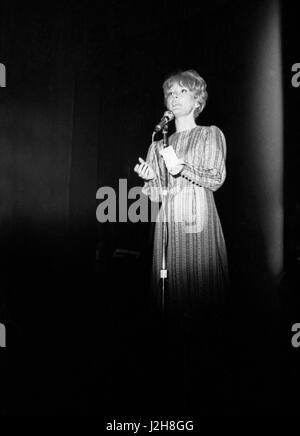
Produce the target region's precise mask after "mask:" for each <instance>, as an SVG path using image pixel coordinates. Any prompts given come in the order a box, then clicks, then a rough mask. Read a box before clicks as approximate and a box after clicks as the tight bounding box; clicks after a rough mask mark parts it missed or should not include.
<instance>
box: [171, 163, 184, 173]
mask: <svg viewBox="0 0 300 436" xmlns="http://www.w3.org/2000/svg"><path fill="white" fill-rule="evenodd" d="M182 170H183V164H178V165H175V166H174V167H172V168H170V170H169V173H170V174H171V175H172V176H177V175H178V174H180V173H181V171H182Z"/></svg>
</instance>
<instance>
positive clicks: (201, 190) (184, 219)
mask: <svg viewBox="0 0 300 436" xmlns="http://www.w3.org/2000/svg"><path fill="white" fill-rule="evenodd" d="M169 145H171V146H172V147H173V148H174V151H175V153H176V155H177V157H178V158H182V159H183V160H184V162H185V165H184V169H183V171H182V172H181V173H180V174H179V175H177V176H172V175H171V174H170V173H169V172H168V171H167V169H166V167H165V163H164V160H163V158H162V157H161V156H160V154H159V151H160V150H161V149H162V147H163V145H162V141H158V142H154V143H153V144H151V146H150V148H149V151H148V155H147V158H146V160H147V162H148V164H149V165H150V166H151V167H152V168H153V169H154V170H155V171H156V174H159V175H160V181H161V186H162V187H163V188H166V186H167V190H166V189H164V192H167V196H164V198H165V199H166V200H165V201H166V205H165V211H166V214H165V217H164V216H163V211H162V207H161V208H160V210H159V213H158V215H157V219H156V224H155V234H154V248H153V266H152V273H153V274H152V295H153V297H154V301H155V303H156V305H157V308H158V309H159V306H160V302H161V289H160V270H161V259H162V221H163V220H165V221H167V226H168V246H167V270H168V281H167V283H168V286H167V293H168V297H167V310H168V313H169V314H171V316H176V317H177V316H180V317H182V316H184V317H188V318H189V317H193V316H194V315H196V316H197V312H198V311H199V308H201V307H203V306H204V305H206V304H210V303H215V302H217V303H218V302H221V301H223V296H224V292H225V289H226V287H227V284H228V268H227V253H226V245H225V241H224V237H223V232H222V227H221V223H220V219H219V216H218V212H217V209H216V205H215V201H214V195H213V192H214V191H216V190H217V189H218V188H220V186H221V185H222V184H223V182H224V180H225V177H226V169H225V159H226V141H225V137H224V135H223V133H222V131H221V130H220V129H219V128H218V127H216V126H210V127H205V126H197V127H194V128H193V129H191V130H186V131H182V132H177V133H174V134H172V135H171V136H170V137H169ZM158 167H159V168H158ZM143 192H144V193H145V194H146V195H149V197H150V200H151V201H153V202H157V201H161V198H162V197H161V192H162V191H161V190H160V189H159V180H158V177H157V178H156V179H153V180H151V181H150V182H146V183H145V184H144V187H143Z"/></svg>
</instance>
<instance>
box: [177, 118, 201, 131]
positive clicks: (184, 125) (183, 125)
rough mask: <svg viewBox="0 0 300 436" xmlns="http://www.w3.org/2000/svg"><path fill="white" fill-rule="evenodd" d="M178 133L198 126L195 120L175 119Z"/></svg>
mask: <svg viewBox="0 0 300 436" xmlns="http://www.w3.org/2000/svg"><path fill="white" fill-rule="evenodd" d="M175 126H176V132H183V131H184V130H191V129H193V128H194V127H196V126H197V124H196V123H195V118H194V117H193V118H192V119H191V118H184V117H180V118H177V119H175Z"/></svg>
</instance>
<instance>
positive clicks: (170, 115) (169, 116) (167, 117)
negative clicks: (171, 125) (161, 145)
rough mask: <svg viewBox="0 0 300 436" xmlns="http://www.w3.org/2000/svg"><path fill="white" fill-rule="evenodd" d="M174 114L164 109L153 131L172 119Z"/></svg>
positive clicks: (158, 129) (157, 130)
mask: <svg viewBox="0 0 300 436" xmlns="http://www.w3.org/2000/svg"><path fill="white" fill-rule="evenodd" d="M174 118H175V115H174V114H173V112H172V111H166V112H165V113H164V115H163V117H162V119H161V120H160V122H159V123H158V124H156V126H155V128H154V132H159V131H160V130H161V129H162V128H163V127H164V126H165V125H166V124H167V123H168V122H169V121H171V120H173V119H174Z"/></svg>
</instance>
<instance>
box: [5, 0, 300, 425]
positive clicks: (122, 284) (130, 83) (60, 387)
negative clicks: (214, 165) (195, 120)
mask: <svg viewBox="0 0 300 436" xmlns="http://www.w3.org/2000/svg"><path fill="white" fill-rule="evenodd" d="M267 3H270V2H265V4H267ZM261 7H262V6H261V2H253V3H251V4H250V2H249V4H248V5H244V6H243V7H242V6H241V4H240V3H239V2H235V1H226V0H214V1H210V2H200V1H199V2H197V4H196V3H195V4H193V3H190V4H187V3H186V2H161V3H160V5H159V6H158V5H156V4H155V3H154V2H153V4H152V3H151V2H148V3H144V2H138V1H131V2H129V1H126V2H117V1H111V2H109V3H107V4H101V5H100V4H99V7H98V8H97V7H95V6H94V5H92V3H88V2H86V3H85V4H79V5H77V4H76V5H75V4H74V3H72V2H60V3H58V4H55V3H51V4H48V5H44V6H43V7H41V6H40V7H36V6H35V7H30V6H28V5H27V4H26V5H25V4H24V5H22V6H20V5H19V4H18V5H16V4H14V3H13V2H2V5H1V42H0V44H1V45H0V50H1V51H0V56H1V57H0V62H1V63H3V64H5V66H6V73H7V78H6V79H7V84H6V87H5V88H1V89H0V92H1V96H0V97H1V98H0V126H1V128H0V135H1V159H0V165H1V168H0V170H1V171H0V189H1V204H0V220H1V221H0V223H1V270H2V274H1V275H2V285H1V294H0V295H1V304H0V315H1V318H0V322H2V323H4V324H5V325H6V329H7V348H6V349H5V350H2V349H1V365H3V371H2V372H3V373H4V374H5V376H4V384H3V387H4V392H5V395H2V399H1V412H2V414H3V415H5V414H31V415H33V414H50V415H51V414H73V415H76V414H77V415H80V414H83V415H86V414H100V413H101V412H102V411H103V407H104V410H105V411H106V413H107V414H110V415H111V416H113V415H114V413H125V411H128V410H132V409H130V407H131V406H132V407H135V408H137V407H138V406H139V407H140V409H139V410H140V411H148V412H149V413H150V412H151V404H152V402H153V401H154V400H153V398H152V397H151V400H149V398H148V397H149V396H147V395H146V394H145V393H144V394H143V393H142V389H141V387H139V389H140V390H139V395H140V396H141V398H142V401H143V402H145V408H144V407H143V405H141V402H140V400H139V398H134V399H132V395H131V394H130V392H131V390H134V389H137V386H139V385H140V383H142V380H144V379H145V378H149V372H151V371H153V368H151V367H150V364H149V365H148V366H147V364H146V363H145V360H147V359H146V357H145V355H147V353H146V352H145V348H147V346H148V345H149V343H148V342H147V341H146V340H145V336H144V335H145V331H146V332H147V323H146V322H145V316H146V315H145V314H146V313H147V298H146V294H147V292H146V291H145V290H146V289H147V283H148V280H149V278H148V277H149V276H148V273H149V264H150V262H151V230H152V226H151V225H150V224H145V223H137V224H132V223H106V224H99V223H97V221H96V216H95V211H96V206H97V204H98V203H97V202H96V199H95V196H96V191H97V189H98V188H99V187H100V186H112V187H114V188H117V187H118V182H119V179H122V178H124V179H125V178H126V179H127V182H128V189H130V187H132V186H135V185H138V184H140V181H139V180H137V178H136V176H135V174H134V173H133V166H134V165H135V163H136V159H137V157H138V156H143V157H144V156H145V154H146V151H147V148H148V146H149V144H150V140H151V138H150V135H151V132H152V128H153V124H154V123H156V122H157V120H159V119H160V117H161V114H162V111H163V110H164V108H163V102H162V91H161V84H162V82H163V80H164V78H165V77H166V76H167V75H168V74H169V73H171V72H173V71H176V70H177V69H189V68H194V69H196V70H197V71H199V72H200V74H201V75H203V77H204V78H205V79H206V80H207V83H208V91H209V100H208V105H207V108H206V109H205V111H204V113H203V116H202V117H201V124H215V125H217V126H219V127H220V128H221V129H222V130H223V131H224V133H225V136H226V139H227V143H228V160H227V171H228V177H227V181H226V183H225V185H224V186H223V187H222V189H221V190H220V191H219V192H217V193H216V202H217V205H218V209H219V213H220V216H221V220H222V223H223V228H224V233H225V238H226V241H227V245H228V252H229V260H230V266H231V274H232V281H233V286H232V294H231V299H232V308H231V310H232V313H233V314H234V321H233V322H232V325H231V329H232V332H233V333H232V336H231V339H230V340H231V343H230V344H228V354H229V353H233V357H232V361H233V362H234V363H233V368H234V370H233V372H234V375H233V378H234V381H233V382H232V384H231V385H230V386H231V387H229V388H228V387H226V386H225V387H224V389H223V390H226V389H229V390H230V389H232V392H234V393H231V399H232V406H231V409H230V410H231V412H230V413H232V414H242V413H247V414H251V413H254V411H255V410H256V411H257V410H258V411H260V412H259V413H273V412H274V411H276V409H277V408H278V407H281V406H280V389H281V384H280V383H281V380H282V370H281V369H280V362H281V360H282V359H281V357H280V355H279V348H278V347H279V344H278V342H279V340H278V338H279V337H280V335H281V334H282V335H283V341H284V346H283V348H284V351H285V347H287V346H286V341H289V337H288V331H287V330H288V329H289V323H290V322H296V321H297V320H296V319H295V318H293V319H290V318H289V315H290V311H289V309H288V306H289V300H288V299H287V300H285V299H284V302H285V305H286V306H285V308H286V312H285V313H284V320H285V321H284V327H283V330H281V333H280V332H279V330H278V323H279V320H280V304H279V303H278V298H279V296H280V291H281V288H280V287H279V286H278V277H276V278H274V277H273V276H272V274H271V273H270V271H269V267H268V262H267V251H266V247H265V242H264V238H263V237H262V235H263V233H264V229H263V228H261V226H260V225H259V223H257V220H256V218H255V216H254V214H253V213H252V212H251V210H252V211H253V210H254V209H255V207H256V205H257V203H256V198H257V186H255V185H253V184H251V183H248V182H247V176H249V175H250V174H252V175H253V173H251V172H253V171H254V170H255V168H254V166H253V162H251V158H250V163H249V160H248V158H249V156H248V154H247V153H246V152H245V149H244V147H243V143H245V144H246V145H247V144H248V143H247V140H245V128H247V116H246V115H247V106H248V102H249V99H250V97H249V95H248V90H249V81H251V77H252V73H251V70H252V68H253V64H254V63H255V61H256V59H255V56H253V57H251V53H252V52H251V50H250V48H251V47H252V45H251V44H254V43H253V41H252V39H251V38H252V37H253V35H254V34H255V25H256V24H255V22H256V17H257V16H258V15H259V13H260V11H261V9H260V8H261ZM289 20H290V15H289V11H288V10H284V14H283V18H282V23H281V24H282V29H283V41H284V42H285V44H283V47H284V57H283V85H284V88H283V89H284V98H285V99H284V108H285V114H286V113H287V112H288V108H290V102H293V96H292V95H291V92H293V91H294V92H296V90H291V89H290V84H289V71H290V64H291V63H293V62H295V61H297V60H296V59H294V58H293V56H295V55H296V53H294V54H293V52H292V48H291V46H290V45H288V44H287V40H288V38H289V37H291V35H289V26H288V25H287V23H288V22H289ZM257 26H258V24H257ZM293 116H295V115H294V112H292V111H291V113H290V116H289V117H288V119H285V127H286V126H288V127H289V128H286V129H285V131H284V135H285V136H284V139H285V141H286V143H292V142H293V143H296V142H297V132H296V131H293V132H292V131H291V129H292V128H293V127H294V125H293V123H292V118H293ZM285 156H286V159H285V169H286V170H287V171H286V173H285V174H289V173H290V172H289V171H288V170H289V162H290V161H292V159H291V152H290V151H289V152H288V153H287V154H286V155H285ZM241 181H242V183H241ZM289 182H290V179H289V177H288V176H287V175H286V177H285V206H286V210H287V211H288V212H287V215H286V220H285V222H286V227H285V235H286V238H285V253H284V254H285V269H284V271H285V272H287V271H288V272H289V268H290V263H291V262H292V260H293V242H292V239H293V234H292V232H291V230H290V228H291V225H292V220H293V218H292V217H291V214H292V212H291V211H292V207H291V202H292V194H291V193H290V190H289V189H288V187H287V185H288V183H289ZM249 201H250V204H251V210H249V206H247V204H248V202H249ZM149 235H150V236H149ZM116 248H123V249H127V250H133V251H135V252H137V253H138V254H139V257H138V259H135V258H134V257H129V256H128V257H127V258H126V257H124V258H116V257H114V255H113V254H114V252H115V249H116ZM280 277H281V275H279V278H280ZM287 282H288V283H289V281H288V280H287ZM284 285H287V286H288V284H286V282H284ZM283 293H284V296H285V298H286V295H287V294H286V290H285V288H284V291H283ZM294 316H295V315H294ZM254 319H255V322H254V321H253V320H254ZM141 326H143V327H141ZM143 329H144V330H143ZM145 341H146V342H145ZM141 343H144V344H146V345H143V346H142V345H141ZM266 343H268V346H266ZM147 344H148V345H147ZM241 344H242V346H241ZM240 346H241V347H240ZM151 347H153V348H152V349H155V344H152V345H151ZM225 348H226V347H225ZM287 348H288V347H287ZM149 350H150V346H149ZM149 350H148V351H149ZM229 350H230V351H229ZM241 350H242V351H241ZM143 353H144V354H143ZM145 353H146V354H145ZM149 353H150V351H149ZM153 354H154V353H153ZM141 356H143V357H141ZM292 357H294V356H292ZM143 359H145V360H143ZM141 362H143V364H142V363H141ZM267 375H268V376H267ZM283 379H284V377H283ZM292 382H293V381H291V380H289V383H292ZM283 383H284V382H283ZM143 395H144V396H143ZM146 397H147V398H148V399H146ZM103 399H105V400H106V401H105V406H103ZM291 403H292V401H291ZM146 405H147V407H148V408H149V407H150V409H147V408H146ZM291 406H292V404H291ZM143 409H145V410H143ZM261 411H263V412H261ZM163 412H164V409H162V410H160V413H161V414H163ZM168 412H169V410H168ZM203 413H204V412H203ZM219 413H221V414H222V413H225V412H224V411H220V412H219ZM275 413H276V412H275ZM132 419H133V418H132Z"/></svg>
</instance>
